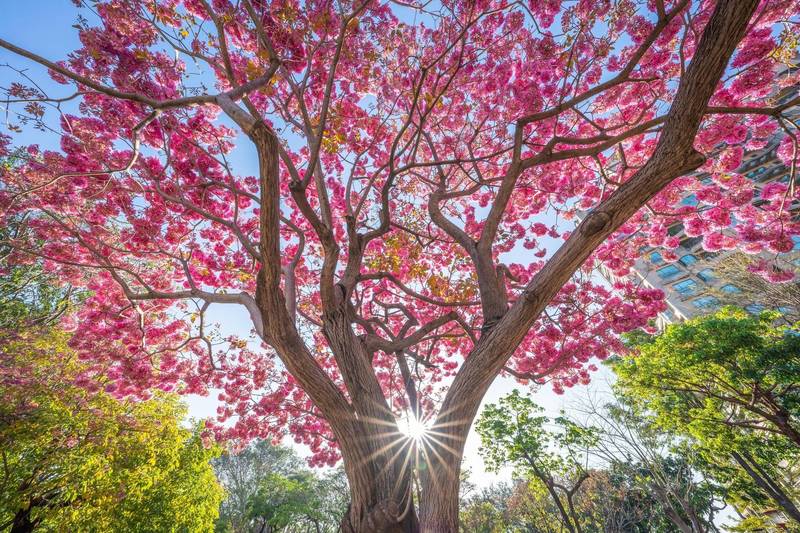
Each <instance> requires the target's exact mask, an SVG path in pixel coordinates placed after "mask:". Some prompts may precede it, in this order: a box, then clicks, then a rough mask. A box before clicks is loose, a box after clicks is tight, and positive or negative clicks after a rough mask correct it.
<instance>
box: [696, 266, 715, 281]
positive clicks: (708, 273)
mask: <svg viewBox="0 0 800 533" xmlns="http://www.w3.org/2000/svg"><path fill="white" fill-rule="evenodd" d="M697 277H698V278H700V279H702V280H703V281H705V282H706V283H708V282H709V281H712V280H713V279H714V271H713V270H712V269H710V268H704V269H703V270H701V271H700V272H698V273H697Z"/></svg>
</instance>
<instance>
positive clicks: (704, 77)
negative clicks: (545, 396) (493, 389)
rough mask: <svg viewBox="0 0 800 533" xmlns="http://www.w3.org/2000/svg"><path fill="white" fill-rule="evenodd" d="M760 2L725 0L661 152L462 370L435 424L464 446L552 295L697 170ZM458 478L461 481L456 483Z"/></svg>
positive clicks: (679, 96)
mask: <svg viewBox="0 0 800 533" xmlns="http://www.w3.org/2000/svg"><path fill="white" fill-rule="evenodd" d="M757 4H758V0H720V1H719V2H718V3H717V5H716V7H715V9H714V11H713V13H712V15H711V17H710V19H709V21H708V23H707V25H706V28H705V30H704V32H703V35H702V37H701V39H700V42H699V44H698V46H697V50H696V53H695V55H694V58H693V60H692V62H691V64H690V65H689V67H688V69H687V71H686V74H685V75H684V76H683V77H682V78H681V81H680V84H679V86H678V89H677V92H676V95H675V98H674V100H673V103H672V106H671V108H670V111H669V114H668V116H667V119H666V122H665V124H664V127H663V129H662V132H661V136H660V138H659V141H658V144H657V146H656V149H655V151H654V153H653V155H652V157H651V158H650V159H649V160H648V162H647V163H646V164H645V165H644V166H643V167H642V168H641V169H639V170H638V171H637V172H636V173H635V174H634V175H633V176H632V177H631V178H630V179H629V181H627V182H626V183H624V184H623V185H622V186H621V187H620V188H619V189H618V190H617V191H616V192H615V193H614V194H613V195H612V196H611V197H610V198H608V199H607V200H605V201H604V202H603V203H601V204H600V205H599V206H598V207H597V208H595V210H594V211H593V212H592V213H590V214H589V216H587V218H586V219H585V220H584V221H583V222H582V223H581V224H580V225H579V226H578V228H577V230H576V231H575V232H574V233H573V234H572V236H571V237H570V238H569V239H568V240H567V242H566V243H564V245H563V246H562V247H561V248H560V249H559V250H558V251H557V252H556V254H555V255H554V256H553V258H552V259H551V260H550V261H549V262H548V263H547V264H546V265H545V267H544V268H543V269H542V270H541V271H539V272H538V273H537V274H536V275H535V276H534V277H533V279H532V280H531V281H530V283H529V284H528V285H527V287H526V289H525V291H524V292H523V295H522V296H523V297H521V298H520V299H519V300H518V301H517V302H516V303H515V304H514V305H513V306H512V308H511V309H510V310H509V312H508V313H507V314H506V315H505V316H504V317H503V318H502V319H501V320H500V322H499V323H498V324H497V325H496V326H495V327H494V328H493V329H492V330H491V331H490V332H489V333H488V334H486V335H484V336H483V337H482V338H481V339H480V341H479V343H478V345H477V346H476V347H475V348H474V349H473V351H472V353H471V354H470V356H469V357H467V358H466V360H465V361H464V364H463V366H462V367H461V369H460V370H459V372H458V373H457V375H456V377H455V379H454V380H453V383H452V385H451V387H450V389H449V391H448V393H447V396H446V397H445V400H444V402H443V404H442V408H441V414H440V415H439V417H438V419H437V422H436V425H437V426H440V427H442V431H443V432H447V433H449V434H451V435H452V437H451V438H450V439H447V440H448V442H447V444H448V445H449V446H452V447H454V448H455V449H457V450H459V451H460V450H462V449H463V445H464V441H463V436H465V435H466V434H467V431H468V430H469V427H470V425H471V423H472V420H473V419H474V417H475V415H476V413H477V410H478V407H479V405H480V402H481V399H482V398H483V396H484V394H485V393H486V390H487V389H488V388H489V386H490V385H491V383H492V381H493V380H494V379H495V377H496V376H497V375H498V373H499V372H500V371H501V370H502V368H503V366H504V365H505V363H506V361H507V360H508V359H509V357H511V355H512V354H513V353H514V350H516V349H517V347H518V346H519V344H520V343H521V342H522V340H523V338H524V337H525V335H526V334H527V333H528V331H529V329H530V327H531V326H532V325H533V323H534V321H535V320H536V319H537V318H538V316H539V314H540V313H541V312H542V311H543V310H544V308H545V306H546V305H547V304H548V303H549V302H550V300H551V299H552V298H553V296H554V295H555V294H556V293H557V292H558V290H559V289H560V288H561V287H562V286H563V284H564V283H566V281H567V280H568V279H569V278H570V276H572V275H573V273H574V272H575V271H576V270H577V269H578V268H579V267H580V266H581V265H582V264H583V262H584V261H585V260H586V259H587V258H588V257H589V255H590V254H591V253H592V251H593V250H594V249H595V248H597V246H599V245H600V244H601V243H602V242H603V241H604V240H605V239H606V238H607V237H608V236H609V235H611V233H613V232H614V231H615V230H616V229H617V228H619V226H620V225H622V224H623V223H624V222H625V221H626V220H627V219H628V218H630V217H631V216H632V215H633V214H634V213H635V212H636V211H637V210H638V209H640V208H641V207H642V206H644V205H645V203H646V202H647V201H648V200H649V199H651V198H652V197H653V196H655V195H656V194H657V193H658V192H659V191H661V190H662V189H663V188H664V187H666V186H667V185H668V184H669V183H670V182H671V181H672V180H674V179H675V178H677V177H678V176H681V175H683V174H685V173H686V172H689V171H691V170H694V169H696V168H698V167H699V166H700V165H701V164H702V163H703V161H704V160H705V158H704V157H703V156H702V154H699V153H698V152H697V151H696V150H695V149H694V147H693V142H694V138H695V135H696V134H697V130H698V128H699V126H700V122H701V120H702V118H703V116H704V114H705V112H706V107H707V105H708V101H709V100H710V98H711V96H712V95H713V93H714V90H715V88H716V86H717V83H718V82H719V80H720V78H721V76H722V74H723V72H724V71H725V67H726V65H727V63H728V60H729V59H730V57H731V55H732V54H733V51H734V49H735V48H736V45H737V44H738V42H739V40H740V39H741V38H742V37H743V35H744V33H745V30H746V28H747V23H748V21H749V19H750V17H751V15H752V14H753V12H754V11H755V9H756V6H757ZM439 473H440V474H442V475H443V476H447V474H446V473H445V472H439ZM454 483H456V482H454Z"/></svg>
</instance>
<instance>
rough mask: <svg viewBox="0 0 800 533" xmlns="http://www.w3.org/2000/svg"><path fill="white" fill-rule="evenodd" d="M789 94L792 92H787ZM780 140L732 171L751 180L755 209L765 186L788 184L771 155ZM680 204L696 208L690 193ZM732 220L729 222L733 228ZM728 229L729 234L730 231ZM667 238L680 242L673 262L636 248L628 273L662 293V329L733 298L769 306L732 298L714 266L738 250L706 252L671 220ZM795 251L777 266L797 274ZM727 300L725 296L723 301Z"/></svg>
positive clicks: (750, 305) (732, 289)
mask: <svg viewBox="0 0 800 533" xmlns="http://www.w3.org/2000/svg"><path fill="white" fill-rule="evenodd" d="M792 94H794V92H792ZM779 141H780V139H779V138H776V139H775V140H774V141H773V142H771V143H770V144H769V145H768V146H766V147H765V148H763V149H761V150H755V151H753V152H750V153H747V154H745V156H744V158H743V160H742V164H741V166H740V167H739V168H738V169H737V172H739V173H741V174H743V175H745V176H747V177H748V178H750V179H751V180H752V181H753V184H754V188H755V194H754V200H753V204H754V205H756V206H758V205H760V204H762V203H765V202H766V200H760V199H759V196H760V191H761V190H762V189H763V188H764V186H765V185H766V184H767V183H770V182H773V181H782V182H785V183H788V181H789V179H790V175H789V169H787V168H786V166H784V165H783V163H781V161H780V160H779V159H778V158H777V156H776V151H777V147H778V143H779ZM696 176H697V179H699V180H701V181H702V180H709V181H710V179H711V178H710V176H708V175H707V174H703V173H697V174H696ZM682 203H683V204H684V205H689V206H693V205H696V204H697V203H698V202H697V198H696V197H695V195H694V194H690V195H688V196H686V197H685V198H684V199H683V200H682ZM798 207H800V203H799V202H796V201H795V202H794V203H793V204H792V205H791V206H790V209H791V211H792V212H794V213H798ZM735 223H736V222H735V221H734V224H735ZM728 231H734V230H733V228H729V229H728ZM668 233H669V235H670V236H673V237H677V238H678V239H680V245H679V246H678V248H677V249H676V250H674V251H675V253H676V254H677V255H678V260H677V261H674V262H667V261H665V260H664V258H663V257H662V255H661V253H660V252H659V250H658V249H657V248H656V249H654V248H645V249H642V250H641V253H642V255H641V257H640V258H639V259H638V260H637V261H636V263H635V265H634V268H633V275H634V276H636V277H637V278H638V280H640V281H641V282H642V283H643V284H644V285H646V286H649V287H652V288H657V289H661V290H663V291H664V294H665V296H666V303H667V310H666V311H665V312H664V313H662V315H661V316H660V317H659V321H660V322H661V324H660V325H661V326H663V324H664V323H672V322H678V321H681V320H685V319H688V318H692V317H695V316H698V315H701V314H704V313H708V312H711V311H713V310H714V309H716V308H717V307H719V306H720V305H722V304H724V303H726V301H725V300H736V301H737V303H739V304H740V305H742V306H743V307H745V309H747V310H748V311H751V312H753V313H757V312H759V311H761V310H762V309H764V308H765V307H766V306H768V304H769V302H768V301H766V298H765V299H761V298H758V297H757V296H756V297H754V298H753V300H752V301H744V302H742V301H741V298H738V299H737V298H734V296H735V295H736V294H737V293H738V294H740V293H742V292H743V291H742V288H741V287H738V286H737V285H736V283H735V281H734V280H732V279H730V278H729V277H727V276H726V275H725V272H721V271H720V269H719V267H720V265H722V264H723V263H724V262H725V261H726V260H728V259H729V258H730V256H731V255H732V254H734V253H737V252H731V251H723V252H707V251H705V250H704V249H703V246H702V241H703V237H702V236H700V237H688V236H686V234H685V233H684V228H683V225H682V224H681V223H679V222H676V223H675V224H673V225H672V226H670V227H669V229H668ZM794 240H795V246H794V250H792V251H791V252H789V253H786V254H782V257H781V258H780V262H781V263H782V266H783V267H784V268H788V269H794V270H795V271H800V238H798V237H795V238H794ZM762 257H763V258H764V259H772V260H774V259H775V254H771V255H768V254H766V253H763V254H762ZM727 296H730V298H726V297H727ZM779 310H780V311H783V312H798V311H800V310H798V309H788V308H784V309H779Z"/></svg>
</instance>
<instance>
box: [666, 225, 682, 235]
mask: <svg viewBox="0 0 800 533" xmlns="http://www.w3.org/2000/svg"><path fill="white" fill-rule="evenodd" d="M682 231H683V224H675V225H673V226H670V227H669V228H668V229H667V233H669V235H670V237H674V236H675V235H677V234H678V233H680V232H682Z"/></svg>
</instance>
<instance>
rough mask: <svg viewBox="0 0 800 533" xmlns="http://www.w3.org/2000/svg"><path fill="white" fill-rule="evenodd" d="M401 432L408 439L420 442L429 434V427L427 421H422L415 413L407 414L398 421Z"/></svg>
mask: <svg viewBox="0 0 800 533" xmlns="http://www.w3.org/2000/svg"><path fill="white" fill-rule="evenodd" d="M397 425H398V426H399V427H400V431H401V432H402V433H403V434H404V435H405V436H406V437H408V438H410V439H412V440H415V441H420V440H422V439H423V438H425V435H426V434H427V433H428V426H427V424H426V423H425V420H420V419H418V418H417V417H416V416H414V414H413V413H407V414H406V415H405V416H404V417H403V418H401V419H399V420H398V421H397Z"/></svg>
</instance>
